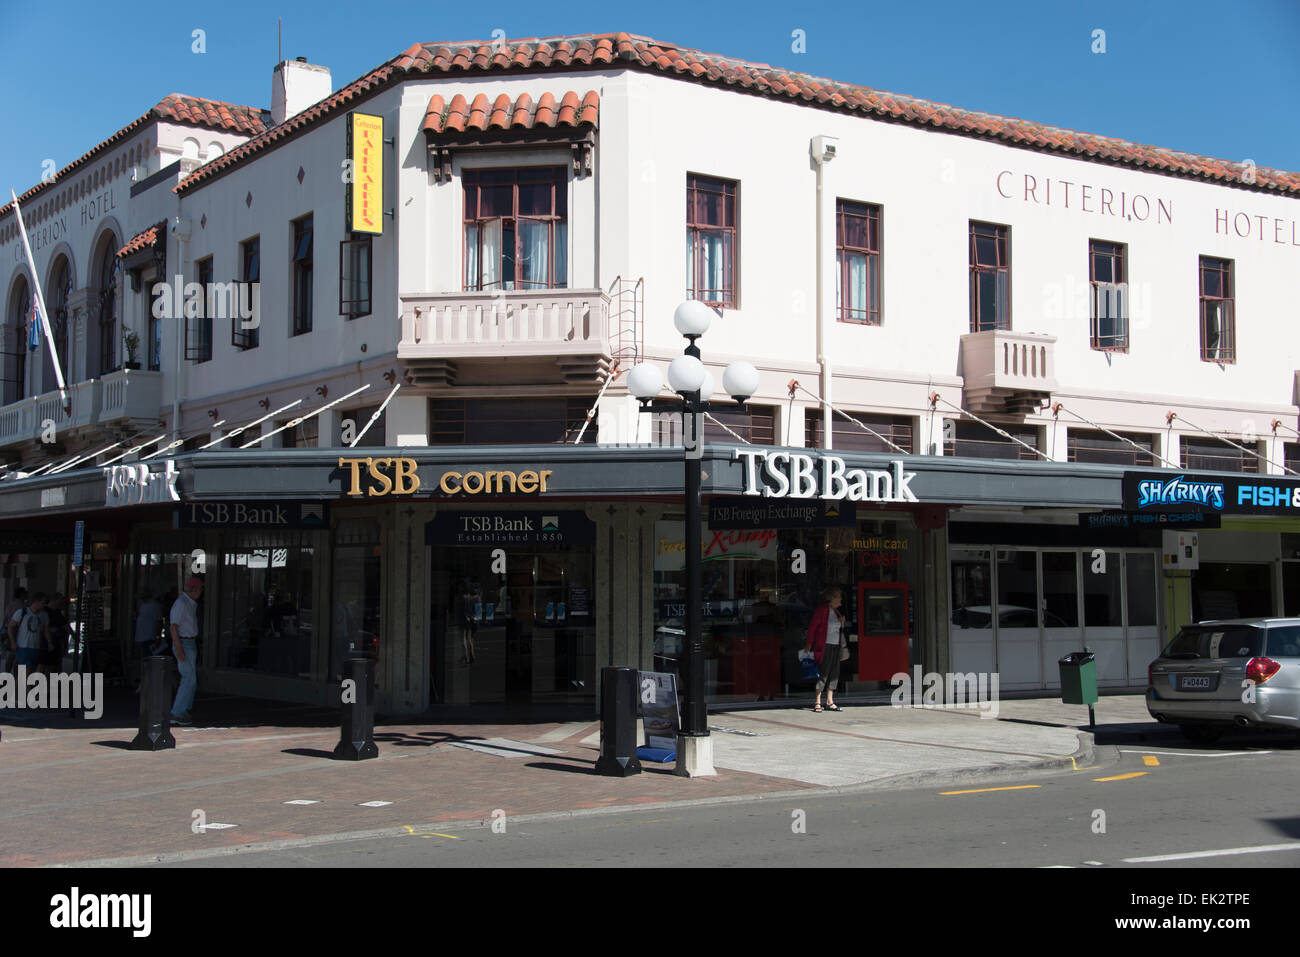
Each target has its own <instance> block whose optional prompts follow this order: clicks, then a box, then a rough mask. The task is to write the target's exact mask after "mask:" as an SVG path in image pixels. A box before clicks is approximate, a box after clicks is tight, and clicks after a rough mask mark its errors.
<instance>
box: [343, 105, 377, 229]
mask: <svg viewBox="0 0 1300 957" xmlns="http://www.w3.org/2000/svg"><path fill="white" fill-rule="evenodd" d="M348 159H350V160H351V161H352V181H351V182H350V183H349V184H348V229H349V230H350V231H351V232H354V233H375V234H381V233H383V231H384V118H383V117H382V116H371V115H370V114H368V113H349V114H348Z"/></svg>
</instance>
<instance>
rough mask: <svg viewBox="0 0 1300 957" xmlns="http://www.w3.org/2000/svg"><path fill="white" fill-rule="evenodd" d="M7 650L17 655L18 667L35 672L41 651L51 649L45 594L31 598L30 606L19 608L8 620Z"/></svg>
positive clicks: (39, 592)
mask: <svg viewBox="0 0 1300 957" xmlns="http://www.w3.org/2000/svg"><path fill="white" fill-rule="evenodd" d="M8 631H9V650H10V651H12V652H14V653H15V654H16V655H17V663H18V665H19V667H22V666H26V667H27V668H28V670H29V671H35V670H36V669H37V667H38V666H39V665H40V662H41V651H42V649H44V650H46V651H48V650H49V649H50V648H51V642H50V627H49V618H47V617H46V615H45V592H43V591H38V592H37V593H36V594H35V595H33V596H32V601H31V604H29V605H28V606H27V607H26V608H19V609H18V611H16V612H14V616H13V617H12V618H10V619H9V627H8Z"/></svg>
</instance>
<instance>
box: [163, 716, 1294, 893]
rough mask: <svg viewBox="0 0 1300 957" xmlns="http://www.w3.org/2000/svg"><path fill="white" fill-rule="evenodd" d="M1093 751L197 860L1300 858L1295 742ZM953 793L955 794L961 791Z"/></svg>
mask: <svg viewBox="0 0 1300 957" xmlns="http://www.w3.org/2000/svg"><path fill="white" fill-rule="evenodd" d="M1167 742H1168V743H1162V744H1157V745H1152V746H1150V747H1146V746H1145V745H1117V746H1102V747H1099V748H1098V765H1097V767H1094V768H1082V769H1079V770H1077V771H1068V772H1055V773H1051V774H1037V775H1021V776H1018V777H1014V778H1008V779H1006V780H1005V781H1000V782H994V783H988V782H984V783H981V784H978V785H970V786H969V787H965V786H960V785H957V786H953V785H945V786H944V787H942V788H939V787H933V788H923V789H912V790H899V791H860V792H838V793H827V792H821V793H820V794H816V795H814V794H809V795H808V796H806V797H802V798H800V799H799V800H798V802H797V803H796V802H794V801H792V800H791V799H790V798H783V799H766V800H764V799H756V800H751V801H745V802H742V803H729V804H709V805H696V806H681V807H674V808H669V809H651V810H643V811H618V812H612V813H598V814H589V815H584V816H579V817H566V818H559V819H548V820H531V821H529V820H519V821H511V820H509V819H508V818H507V819H505V820H504V821H501V822H498V832H494V831H493V830H492V829H490V828H488V827H483V826H477V827H473V828H465V829H458V830H451V829H445V830H444V829H436V830H435V829H432V828H426V829H420V828H414V827H413V828H411V829H410V833H408V834H405V835H402V836H400V837H393V838H380V839H374V838H370V839H366V840H346V841H338V842H334V843H327V844H315V845H312V846H307V847H288V848H281V849H277V850H272V851H259V852H248V853H239V854H232V855H229V856H224V857H205V858H203V859H201V860H195V861H190V862H185V863H180V864H175V863H173V864H171V865H169V866H199V867H205V868H210V867H320V868H334V867H384V868H401V867H497V866H509V867H582V866H605V867H609V866H614V867H619V866H628V867H656V866H660V865H666V866H676V867H680V866H704V867H807V866H819V867H873V868H878V867H944V868H989V867H994V868H997V867H1085V868H1097V867H1107V868H1171V867H1176V868H1198V867H1214V868H1224V867H1242V868H1260V867H1297V866H1300V809H1298V808H1297V804H1296V800H1295V782H1296V781H1297V780H1300V742H1297V741H1296V740H1295V739H1294V738H1288V737H1284V736H1256V737H1238V738H1233V739H1230V740H1228V741H1225V742H1224V743H1223V744H1222V745H1221V746H1216V747H1214V748H1191V747H1189V746H1187V745H1186V744H1185V743H1183V742H1181V740H1180V739H1178V738H1176V737H1174V736H1169V737H1168V738H1167ZM954 792H956V793H954Z"/></svg>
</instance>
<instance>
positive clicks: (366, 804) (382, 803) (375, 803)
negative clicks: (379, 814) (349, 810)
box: [357, 801, 393, 807]
mask: <svg viewBox="0 0 1300 957" xmlns="http://www.w3.org/2000/svg"><path fill="white" fill-rule="evenodd" d="M392 803H393V802H392V801H362V802H361V803H360V804H358V805H357V807H388V805H390V804H392Z"/></svg>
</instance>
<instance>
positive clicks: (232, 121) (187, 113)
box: [0, 93, 270, 218]
mask: <svg viewBox="0 0 1300 957" xmlns="http://www.w3.org/2000/svg"><path fill="white" fill-rule="evenodd" d="M156 120H164V121H167V122H171V123H187V124H189V125H191V126H206V127H208V128H210V129H219V130H224V131H226V132H230V133H243V134H245V135H247V136H255V135H257V134H258V133H261V132H263V131H264V130H265V129H266V127H267V126H268V125H269V123H270V114H269V113H267V112H265V111H263V110H261V109H258V108H257V107H255V106H237V105H236V104H234V103H222V102H220V101H218V100H206V99H204V98H203V97H199V96H185V95H184V94H181V93H172V94H171V95H170V96H167V97H166V98H164V99H163V100H161V101H160V102H159V103H157V104H156V105H155V106H154V107H153V108H152V109H150V110H149V112H148V113H146V114H144V116H140V117H137V118H136V119H134V120H132V121H131V122H130V123H128V124H127V125H126V126H124V127H122V128H121V129H120V130H118V131H117V132H116V133H114V134H113V135H112V136H110V137H109V138H108V139H106V140H104V141H103V142H102V143H100V144H99V145H98V146H95V147H94V148H92V149H91V150H89V151H88V152H86V153H84V154H82V155H81V156H79V157H78V158H77V159H75V160H73V161H72V162H71V163H69V164H68V165H67V166H65V167H63V169H61V170H59V171H58V172H57V173H55V174H54V175H53V176H51V177H50V178H49V179H48V180H43V181H42V182H40V183H38V184H37V185H35V186H33V187H32V188H31V189H29V190H27V192H25V193H23V194H22V195H21V196H19V197H18V202H19V203H25V202H27V200H29V199H31V198H33V197H34V196H36V195H38V194H39V193H41V192H43V191H44V190H46V189H49V188H50V187H52V186H54V185H56V184H58V183H61V182H62V181H63V180H65V179H67V177H68V175H69V174H71V173H73V172H75V171H76V170H78V169H80V168H81V167H82V166H84V165H86V164H87V163H89V162H91V161H92V160H94V159H95V158H96V157H97V156H100V155H101V154H103V153H104V152H105V151H106V150H108V149H110V148H111V147H113V146H115V145H117V144H118V143H120V142H122V141H123V140H125V139H127V138H128V137H130V136H131V135H133V134H135V133H137V132H139V131H140V130H142V129H144V127H145V126H147V125H148V124H149V123H151V122H154V121H156ZM13 205H14V204H13V202H12V201H10V202H8V203H5V204H4V205H2V206H0V218H3V217H4V216H7V215H9V213H11V212H12V211H13Z"/></svg>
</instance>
